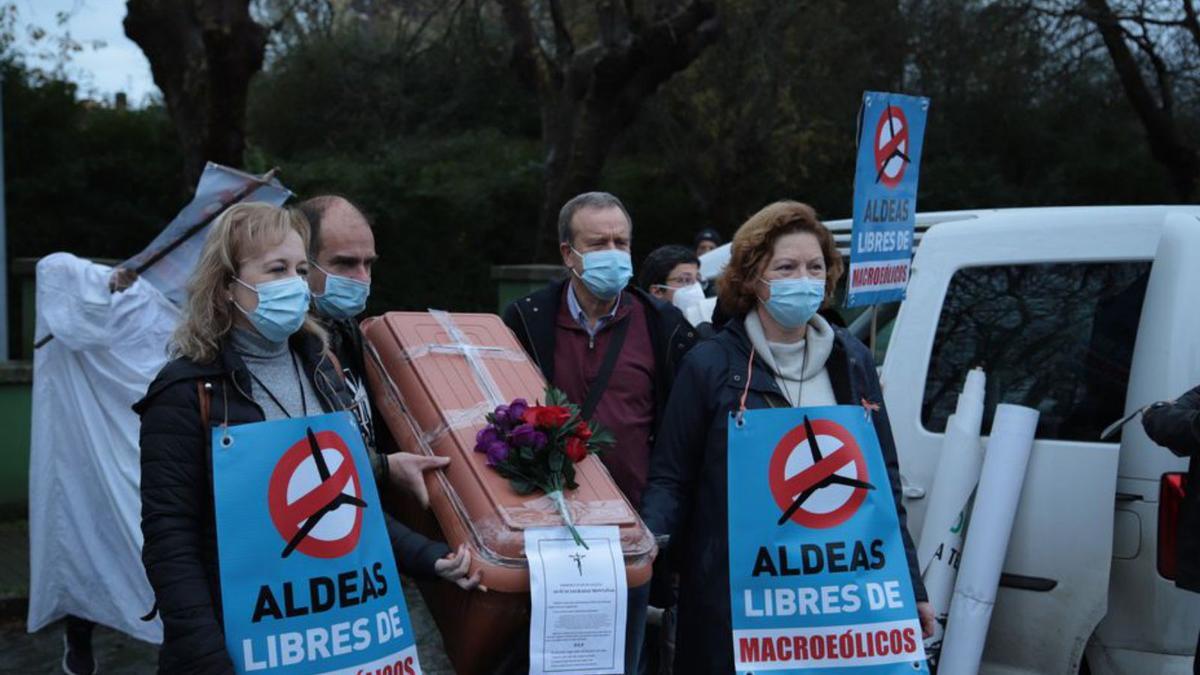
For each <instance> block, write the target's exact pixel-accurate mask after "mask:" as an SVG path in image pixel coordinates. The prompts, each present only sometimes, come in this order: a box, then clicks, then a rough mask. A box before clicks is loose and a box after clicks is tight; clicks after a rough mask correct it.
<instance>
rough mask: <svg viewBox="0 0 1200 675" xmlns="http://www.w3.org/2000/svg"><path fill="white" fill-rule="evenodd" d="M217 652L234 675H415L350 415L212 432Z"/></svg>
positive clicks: (392, 566) (402, 608)
mask: <svg viewBox="0 0 1200 675" xmlns="http://www.w3.org/2000/svg"><path fill="white" fill-rule="evenodd" d="M212 448H213V451H212V454H213V493H214V497H215V502H216V517H217V544H218V545H217V550H218V553H219V558H220V571H221V602H222V609H223V614H224V627H225V644H226V647H227V648H228V650H229V656H230V658H232V659H233V663H234V667H235V669H236V670H237V672H239V673H252V672H259V671H269V672H272V673H288V674H291V673H295V674H301V673H304V674H308V673H338V674H342V673H344V674H346V675H355V674H358V675H368V674H369V675H383V674H384V673H387V674H388V675H416V674H418V673H420V672H421V667H420V664H419V663H418V660H417V650H416V646H415V641H414V639H413V633H412V625H411V624H410V623H409V618H408V608H407V606H406V605H405V603H404V594H403V591H402V590H401V587H400V576H399V573H398V572H397V570H396V562H395V558H394V557H393V556H392V549H391V545H390V543H389V539H388V535H387V530H386V527H385V525H384V522H383V511H382V510H380V508H379V495H378V493H377V491H376V489H375V481H374V478H373V477H372V475H371V468H370V464H369V462H368V459H367V453H366V448H365V447H364V445H363V442H362V437H361V436H360V435H359V432H358V428H357V427H356V426H355V423H354V420H353V418H352V417H351V416H350V413H348V412H337V413H330V414H327V415H317V416H313V417H304V418H297V419H287V420H278V421H274V422H260V423H257V424H245V425H240V426H235V427H229V428H228V430H227V431H226V430H224V429H214V430H213V441H212Z"/></svg>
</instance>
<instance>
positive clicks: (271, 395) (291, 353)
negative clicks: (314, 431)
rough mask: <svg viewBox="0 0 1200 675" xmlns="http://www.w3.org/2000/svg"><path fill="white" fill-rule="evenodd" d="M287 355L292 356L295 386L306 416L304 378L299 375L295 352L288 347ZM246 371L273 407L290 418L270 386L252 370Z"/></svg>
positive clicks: (306, 399)
mask: <svg viewBox="0 0 1200 675" xmlns="http://www.w3.org/2000/svg"><path fill="white" fill-rule="evenodd" d="M288 355H289V356H291V357H292V369H293V370H295V372H296V386H297V387H299V388H300V406H301V409H302V411H303V414H304V417H308V397H307V396H305V395H304V378H303V377H302V376H301V375H300V364H299V363H297V362H296V352H294V351H292V350H291V349H289V350H288ZM246 372H248V373H250V379H252V380H254V383H255V384H257V385H258V386H260V387H262V390H263V391H265V392H266V393H267V398H270V399H271V402H272V403H274V404H275V407H277V408H279V410H280V411H282V412H283V414H284V415H286V416H287V418H288V419H292V413H290V412H288V409H287V408H285V407H283V403H281V402H280V401H279V398H278V397H277V396H275V393H274V392H272V391H271V389H270V387H268V386H267V385H266V384H264V383H263V381H262V380H260V379H258V376H257V375H255V374H254V371H253V370H250V369H249V368H247V369H246Z"/></svg>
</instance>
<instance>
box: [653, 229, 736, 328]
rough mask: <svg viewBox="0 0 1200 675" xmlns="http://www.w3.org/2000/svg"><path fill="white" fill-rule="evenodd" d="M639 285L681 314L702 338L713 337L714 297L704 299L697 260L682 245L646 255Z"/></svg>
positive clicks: (665, 247)
mask: <svg viewBox="0 0 1200 675" xmlns="http://www.w3.org/2000/svg"><path fill="white" fill-rule="evenodd" d="M638 286H640V287H641V288H642V290H644V291H646V292H647V293H649V294H650V295H653V296H654V297H656V298H658V299H659V300H662V301H663V302H669V303H671V304H673V305H675V306H676V307H678V308H679V311H681V312H683V316H684V318H686V319H687V320H688V323H690V324H692V325H693V326H695V327H696V329H697V332H698V333H699V334H700V336H701V337H708V336H709V335H712V333H713V328H712V314H713V309H715V308H716V306H717V299H716V298H706V297H704V288H703V287H702V286H701V284H700V259H699V258H697V257H696V254H694V253H692V251H691V250H690V249H688V248H686V247H684V246H660V247H659V248H656V249H654V250H653V251H651V252H650V255H648V256H646V260H645V262H643V263H642V271H641V274H639V275H638Z"/></svg>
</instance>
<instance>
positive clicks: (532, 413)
mask: <svg viewBox="0 0 1200 675" xmlns="http://www.w3.org/2000/svg"><path fill="white" fill-rule="evenodd" d="M522 419H523V421H524V422H526V423H527V424H532V425H533V426H535V427H541V428H542V429H557V428H559V427H561V426H562V425H564V424H566V423H567V420H569V419H571V411H570V410H567V409H566V408H564V407H562V406H557V405H543V406H537V407H534V408H530V409H529V410H526V411H525V415H524V417H523V418H522Z"/></svg>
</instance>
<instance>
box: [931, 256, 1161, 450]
mask: <svg viewBox="0 0 1200 675" xmlns="http://www.w3.org/2000/svg"><path fill="white" fill-rule="evenodd" d="M1149 276H1150V262H1149V261H1144V262H1142V261H1139V262H1116V263H1051V264H1039V265H1011V266H999V267H971V268H966V269H962V270H959V271H958V272H956V273H955V274H954V276H953V277H952V278H951V280H950V288H949V290H948V291H947V292H946V301H945V304H944V305H943V307H942V314H941V317H940V318H939V319H938V327H937V335H936V337H935V339H934V343H933V353H932V355H931V356H930V364H929V376H928V379H927V380H926V382H925V397H924V401H923V404H922V406H921V422H922V424H923V425H924V426H925V428H926V429H928V430H929V431H933V432H944V431H945V430H946V419H947V418H948V417H949V416H950V414H951V413H953V412H954V406H955V404H956V403H957V401H958V393H959V391H961V389H962V386H963V382H964V381H965V380H966V376H967V371H968V370H970V369H971V368H973V367H975V366H982V367H983V368H984V370H986V371H987V376H988V380H987V396H986V403H985V406H986V407H985V411H984V429H983V430H984V433H988V432H989V431H990V428H991V423H992V416H993V414H994V413H995V411H996V404H998V403H1016V404H1020V405H1025V406H1029V407H1031V408H1037V409H1038V410H1040V411H1041V420H1040V421H1039V424H1038V433H1037V436H1038V438H1043V439H1062V440H1074V441H1099V439H1100V432H1101V431H1102V430H1103V429H1104V428H1105V427H1106V426H1108V425H1109V424H1110V423H1112V422H1114V421H1116V420H1117V419H1118V418H1120V417H1121V415H1122V414H1123V413H1124V408H1125V390H1126V388H1127V387H1128V385H1129V366H1130V362H1131V361H1132V360H1133V343H1134V340H1135V338H1136V337H1137V326H1138V319H1139V317H1140V316H1141V313H1142V301H1143V300H1144V299H1145V295H1146V282H1147V280H1148V279H1149Z"/></svg>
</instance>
